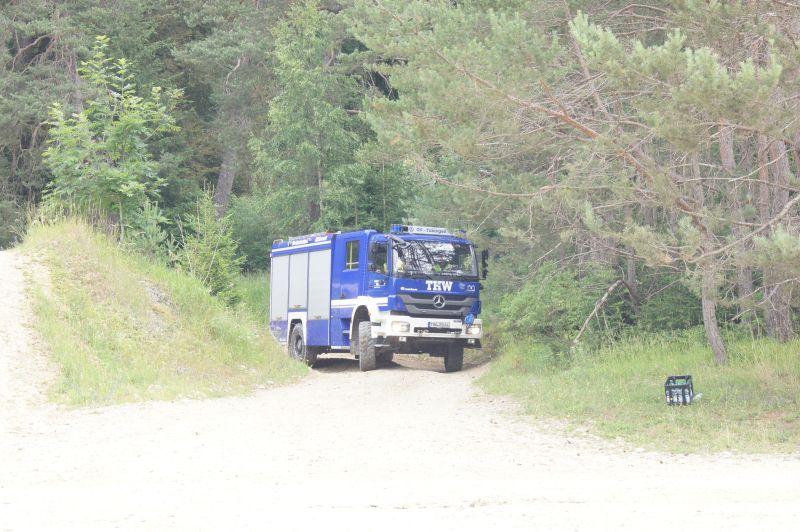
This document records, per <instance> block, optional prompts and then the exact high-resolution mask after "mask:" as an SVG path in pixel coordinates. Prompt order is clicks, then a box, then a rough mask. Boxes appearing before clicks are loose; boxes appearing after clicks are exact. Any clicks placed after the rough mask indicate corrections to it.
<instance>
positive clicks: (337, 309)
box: [331, 232, 367, 347]
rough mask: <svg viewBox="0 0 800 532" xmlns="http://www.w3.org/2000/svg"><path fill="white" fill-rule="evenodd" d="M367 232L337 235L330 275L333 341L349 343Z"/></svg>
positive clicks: (365, 257) (361, 276)
mask: <svg viewBox="0 0 800 532" xmlns="http://www.w3.org/2000/svg"><path fill="white" fill-rule="evenodd" d="M366 237H367V235H366V233H363V232H361V233H350V234H347V233H345V234H343V235H341V236H339V237H337V238H336V242H335V245H334V251H333V271H332V272H331V273H332V279H331V345H333V346H340V347H348V346H349V345H350V318H351V317H352V314H353V309H354V308H355V306H356V298H357V297H358V296H359V295H360V294H361V292H362V286H361V285H362V282H363V279H364V271H365V268H366V263H367V245H366Z"/></svg>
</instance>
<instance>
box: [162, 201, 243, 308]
mask: <svg viewBox="0 0 800 532" xmlns="http://www.w3.org/2000/svg"><path fill="white" fill-rule="evenodd" d="M187 232H188V234H186V233H187ZM182 233H183V236H182V240H183V242H182V245H181V249H180V251H179V253H178V261H177V262H178V267H179V268H181V269H184V270H186V271H188V272H189V273H191V274H192V275H193V276H195V277H197V278H198V279H200V280H201V281H202V282H203V284H204V285H205V286H206V287H208V289H209V292H210V293H211V295H214V296H217V297H219V298H220V299H221V300H222V301H224V302H225V303H226V304H228V305H235V304H236V303H237V302H238V301H239V300H240V299H241V296H240V294H239V291H238V289H237V287H236V282H237V280H238V278H239V273H240V272H241V267H242V263H243V262H244V261H245V258H244V257H241V256H237V255H238V253H237V242H236V240H235V239H234V238H233V235H232V232H231V223H230V217H229V216H224V217H223V218H217V215H216V209H215V208H214V203H213V201H212V197H211V194H210V193H209V192H207V193H206V194H205V195H203V196H202V197H201V199H200V200H199V201H198V202H197V208H196V210H195V212H194V213H193V214H192V215H191V216H188V217H187V218H186V226H185V228H184V231H182Z"/></svg>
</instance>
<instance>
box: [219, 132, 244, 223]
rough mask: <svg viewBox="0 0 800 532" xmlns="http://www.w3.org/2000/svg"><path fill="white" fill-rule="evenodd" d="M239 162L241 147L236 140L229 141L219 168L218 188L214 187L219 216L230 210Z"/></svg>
mask: <svg viewBox="0 0 800 532" xmlns="http://www.w3.org/2000/svg"><path fill="white" fill-rule="evenodd" d="M238 164H239V147H238V146H236V144H235V141H234V142H227V143H226V144H225V149H224V151H223V152H222V166H221V167H220V169H219V178H217V188H216V189H214V206H215V207H216V209H217V217H218V218H222V217H223V216H225V212H226V211H227V210H228V204H229V203H230V199H231V190H233V180H234V179H236V170H237V167H238Z"/></svg>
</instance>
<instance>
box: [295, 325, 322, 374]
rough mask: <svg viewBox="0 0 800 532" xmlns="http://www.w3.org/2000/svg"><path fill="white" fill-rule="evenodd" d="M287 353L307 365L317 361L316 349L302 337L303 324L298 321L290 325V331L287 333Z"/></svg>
mask: <svg viewBox="0 0 800 532" xmlns="http://www.w3.org/2000/svg"><path fill="white" fill-rule="evenodd" d="M289 355H291V357H292V358H293V359H295V360H297V361H299V362H304V363H306V364H308V365H309V366H313V365H314V363H315V362H316V361H317V351H316V349H314V348H313V347H308V346H307V345H306V340H305V338H304V337H303V324H302V323H298V324H296V325H295V326H294V327H292V332H291V333H290V334H289Z"/></svg>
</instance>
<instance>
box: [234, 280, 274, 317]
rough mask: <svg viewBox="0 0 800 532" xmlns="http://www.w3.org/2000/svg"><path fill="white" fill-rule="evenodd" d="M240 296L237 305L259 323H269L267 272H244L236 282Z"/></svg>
mask: <svg viewBox="0 0 800 532" xmlns="http://www.w3.org/2000/svg"><path fill="white" fill-rule="evenodd" d="M236 287H237V289H238V292H239V294H240V295H241V296H242V299H241V301H240V302H239V305H240V306H241V307H242V308H243V309H245V310H246V311H247V312H249V313H250V314H251V315H252V316H253V318H254V319H255V320H257V321H258V323H260V324H264V325H268V323H269V273H268V272H253V273H244V274H242V275H241V276H240V277H239V280H238V281H237V283H236Z"/></svg>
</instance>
